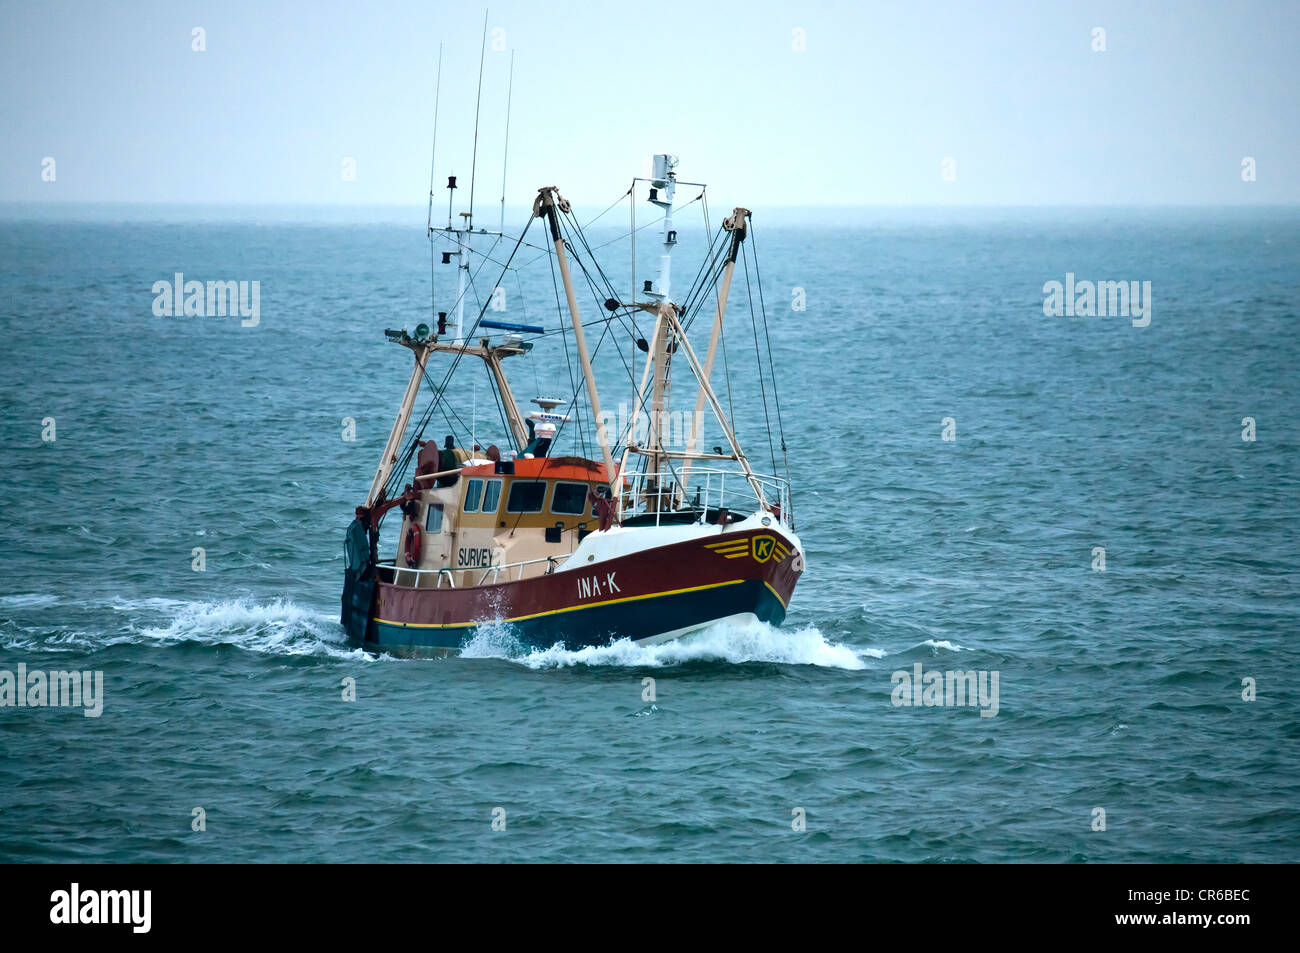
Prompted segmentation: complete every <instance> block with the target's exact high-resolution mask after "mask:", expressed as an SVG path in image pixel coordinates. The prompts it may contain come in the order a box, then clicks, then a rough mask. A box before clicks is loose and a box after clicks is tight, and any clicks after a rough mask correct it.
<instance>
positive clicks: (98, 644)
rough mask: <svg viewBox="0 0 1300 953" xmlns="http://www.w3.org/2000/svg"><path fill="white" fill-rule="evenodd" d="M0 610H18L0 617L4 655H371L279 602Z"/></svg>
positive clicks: (8, 605)
mask: <svg viewBox="0 0 1300 953" xmlns="http://www.w3.org/2000/svg"><path fill="white" fill-rule="evenodd" d="M0 609H12V610H18V611H15V612H12V613H5V614H6V615H12V616H15V617H13V618H8V619H4V618H0V623H2V624H0V648H3V649H6V650H8V651H22V652H95V651H99V650H103V649H110V648H113V647H115V646H119V645H184V644H197V645H206V646H213V647H216V646H233V647H235V648H239V649H243V650H245V651H248V652H254V653H258V654H262V655H279V656H312V655H315V656H322V657H332V658H371V657H372V656H371V655H370V654H369V653H366V652H363V651H362V650H361V649H359V648H355V647H353V646H350V645H348V644H347V640H346V636H345V635H344V633H343V629H342V627H341V626H339V624H338V621H337V619H336V618H335V616H334V614H333V613H324V612H319V611H316V610H314V609H307V608H304V607H302V606H299V605H295V604H294V603H293V602H291V601H289V600H285V599H276V600H273V601H271V602H267V603H258V602H255V601H253V600H251V599H247V598H242V599H227V600H221V601H216V602H186V601H183V600H179V599H161V598H154V599H134V600H128V599H120V598H119V599H112V600H111V601H107V602H95V603H80V604H78V603H61V602H59V601H58V600H57V599H54V598H49V599H38V598H36V597H34V596H25V597H6V600H5V601H3V602H0ZM21 610H28V611H25V612H24V611H21ZM34 610H39V612H37V611H34ZM61 610H62V611H61ZM52 617H56V618H54V620H53V621H51V620H52Z"/></svg>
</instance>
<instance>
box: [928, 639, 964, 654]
mask: <svg viewBox="0 0 1300 953" xmlns="http://www.w3.org/2000/svg"><path fill="white" fill-rule="evenodd" d="M921 644H922V645H926V646H929V647H930V648H932V649H943V650H945V651H947V652H965V651H966V646H964V645H955V644H953V643H952V642H949V641H948V640H947V639H937V640H936V639H926V640H925V641H924V642H922V643H921Z"/></svg>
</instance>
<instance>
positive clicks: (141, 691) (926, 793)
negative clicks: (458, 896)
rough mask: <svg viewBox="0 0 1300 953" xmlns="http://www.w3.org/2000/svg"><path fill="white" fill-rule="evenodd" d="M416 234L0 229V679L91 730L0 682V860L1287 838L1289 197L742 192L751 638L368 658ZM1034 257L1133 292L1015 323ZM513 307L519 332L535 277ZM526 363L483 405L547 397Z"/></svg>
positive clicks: (1021, 853) (1292, 428) (958, 848)
mask: <svg viewBox="0 0 1300 953" xmlns="http://www.w3.org/2000/svg"><path fill="white" fill-rule="evenodd" d="M422 224H423V223H422V222H416V223H413V224H411V225H408V226H404V227H397V226H378V225H375V226H362V227H351V226H346V227H345V226H342V225H317V226H305V225H303V226H292V225H272V224H266V225H259V224H239V223H229V222H227V223H193V224H185V223H180V222H177V223H171V224H149V223H144V222H119V223H113V222H100V223H83V224H71V223H68V224H59V223H49V222H45V223H37V222H8V223H4V224H0V267H2V272H0V289H2V291H3V293H2V294H0V340H2V341H3V347H2V348H0V351H2V352H3V358H2V361H3V364H2V371H0V407H2V409H3V413H0V447H3V455H2V457H0V459H2V461H3V463H2V464H0V467H2V469H0V477H2V481H0V503H2V505H3V518H2V519H0V670H6V669H7V670H11V671H12V670H14V669H16V667H17V665H18V664H19V663H24V664H26V665H27V666H28V668H29V669H62V670H80V669H86V670H98V671H102V672H103V677H104V686H105V689H104V691H105V700H104V710H103V714H102V716H101V717H98V718H86V717H83V716H82V715H81V714H80V713H78V712H77V711H76V710H68V709H32V708H23V709H17V708H3V709H0V792H2V793H0V858H2V859H6V860H21V861H33V860H35V861H59V860H90V861H128V860H137V861H138V860H144V861H214V860H220V861H247V860H282V861H303V860H330V861H354V860H370V861H418V860H622V861H630V860H646V861H666V860H739V861H793V860H834V861H859V860H945V861H948V860H951V861H964V860H979V861H998V860H1030V861H1193V860H1198V861H1260V860H1269V861H1287V860H1295V859H1297V844H1298V843H1300V765H1298V763H1297V745H1298V742H1300V713H1298V712H1297V704H1298V703H1300V692H1298V691H1297V671H1298V667H1297V663H1298V662H1300V658H1298V657H1297V648H1296V645H1297V638H1298V637H1300V629H1298V627H1297V619H1298V618H1300V602H1298V599H1297V593H1298V588H1297V583H1298V582H1300V565H1298V563H1300V557H1298V556H1297V549H1298V547H1297V539H1300V520H1298V518H1297V513H1298V509H1300V508H1298V506H1297V501H1298V500H1300V492H1298V490H1297V477H1298V476H1300V467H1298V466H1297V463H1298V462H1300V442H1298V439H1297V423H1296V422H1297V420H1300V403H1298V401H1297V396H1298V385H1297V380H1298V377H1297V366H1298V360H1297V358H1298V357H1300V343H1298V341H1297V334H1296V321H1297V310H1298V304H1300V289H1298V288H1297V276H1298V275H1300V217H1298V216H1297V215H1296V214H1295V213H1294V212H1279V211H1268V210H1264V211H1252V212H1234V213H1229V212H1195V213H1194V212H1172V211H1166V212H1152V211H1134V212H1124V213H1118V212H1116V213H1110V212H1080V211H1070V210H1062V211H1059V212H1051V211H1047V212H1036V213H1033V214H1030V213H992V214H990V213H978V214H977V213H964V214H958V213H953V214H951V215H949V216H941V215H938V214H934V215H919V214H918V215H907V214H902V213H898V214H889V215H883V214H882V215H881V216H879V217H878V218H877V219H875V220H872V221H870V222H868V223H867V224H864V226H863V227H861V228H840V229H834V230H830V231H817V230H806V231H805V230H799V229H793V228H787V229H780V228H777V229H772V230H765V229H764V228H763V225H762V219H761V217H759V218H758V219H757V226H756V229H755V238H756V240H757V242H758V247H759V250H760V252H761V261H762V265H763V277H764V280H765V287H766V289H767V295H768V297H767V300H768V305H769V309H770V311H771V314H772V316H773V319H774V322H773V347H774V350H775V351H776V354H777V357H778V362H779V363H780V364H781V368H782V372H783V375H782V376H783V381H784V383H785V389H784V390H783V392H782V398H783V410H784V415H785V423H786V431H787V439H788V442H789V445H790V448H791V453H792V457H791V468H792V471H793V475H794V478H795V481H796V503H797V514H798V519H799V531H800V534H801V536H802V538H803V540H804V543H805V545H806V548H807V554H808V565H809V570H808V573H807V574H806V576H805V577H804V579H803V581H802V583H801V584H800V587H799V589H798V591H797V592H796V595H795V599H794V601H793V604H792V606H791V612H790V616H789V618H788V620H787V624H786V626H785V627H784V628H782V629H779V630H774V629H769V628H767V627H765V626H760V627H751V628H740V629H725V628H718V629H715V630H712V631H708V632H705V633H702V634H701V635H699V636H697V637H695V638H693V639H692V640H689V641H688V642H685V643H681V644H673V645H666V646H659V647H654V648H638V647H635V646H632V645H630V644H626V643H623V644H616V645H614V646H612V647H609V648H605V649H595V650H585V651H580V652H571V651H566V650H565V649H564V648H563V647H562V646H556V647H553V648H550V649H547V650H544V651H528V650H524V649H522V648H521V647H520V646H519V645H518V644H517V643H515V642H514V640H513V639H512V637H511V634H510V633H509V631H508V630H505V629H498V630H494V631H489V632H486V633H484V635H482V636H481V637H480V638H478V639H476V640H475V641H474V643H472V644H471V645H469V646H468V647H467V649H466V652H465V654H464V656H463V657H461V658H457V659H446V660H438V661H398V660H392V659H387V658H375V657H370V656H367V655H365V654H364V653H362V652H360V651H358V650H356V649H353V648H351V647H349V646H348V645H346V644H345V643H344V641H343V636H342V632H341V630H340V628H339V626H338V625H337V623H336V621H335V619H336V615H337V605H338V603H337V598H338V589H339V582H340V576H341V569H342V563H341V541H342V534H343V530H344V527H345V526H346V524H347V521H348V519H349V518H350V514H351V509H352V507H353V506H355V505H356V504H357V503H358V502H360V500H361V497H362V496H363V495H364V492H365V489H366V487H367V486H368V483H369V479H370V476H371V475H372V473H373V469H374V465H375V462H376V460H377V458H378V456H379V452H380V448H381V447H382V444H383V440H384V437H385V435H386V431H387V427H388V425H389V422H390V419H391V414H392V411H393V408H394V407H395V404H396V401H397V399H398V397H399V395H400V392H401V390H402V387H403V386H404V383H405V380H404V378H405V375H406V373H407V367H406V364H405V352H399V351H398V350H397V349H395V348H392V347H391V346H388V345H386V344H384V343H383V341H382V335H381V334H380V332H381V331H382V329H383V328H384V327H397V326H402V325H403V324H405V325H406V326H408V327H412V326H414V324H415V323H416V322H418V321H419V320H424V319H426V313H427V312H426V302H427V295H428V290H427V281H428V271H429V266H428V252H427V247H426V246H425V245H424V243H423V239H422V233H421V227H422ZM593 243H594V242H593ZM647 244H648V243H647ZM683 250H684V251H686V254H685V256H684V259H685V260H687V261H690V252H689V243H687V242H684V247H683ZM652 253H653V250H652V249H651V250H649V251H648V252H647V254H652ZM648 260H649V259H648V258H647V261H648ZM682 270H683V271H684V272H685V273H686V275H687V276H689V274H693V272H694V267H693V263H692V266H691V267H690V268H685V267H683V268H682ZM175 271H183V272H185V273H186V276H187V277H192V278H197V279H199V280H225V279H237V280H238V279H244V280H251V279H257V280H260V281H261V289H262V293H261V323H260V324H259V325H258V326H257V327H256V328H241V327H240V326H239V322H238V320H237V319H229V318H207V319H198V318H158V317H155V316H154V315H153V314H152V312H151V304H152V301H153V295H152V292H151V286H152V284H153V282H154V281H156V280H159V279H167V278H169V277H170V276H171V275H172V274H173V273H174V272H175ZM1066 272H1073V273H1075V274H1076V275H1077V276H1078V277H1079V278H1080V279H1083V278H1089V279H1093V280H1099V279H1106V280H1110V279H1113V280H1121V279H1125V280H1129V279H1135V280H1149V281H1151V282H1152V285H1153V300H1154V308H1153V315H1152V321H1151V324H1150V326H1149V327H1146V328H1134V327H1132V326H1131V324H1130V322H1129V320H1128V319H1124V318H1048V317H1045V316H1044V315H1043V310H1042V300H1043V294H1042V291H1041V289H1042V286H1043V283H1044V282H1046V281H1049V280H1062V281H1063V280H1064V277H1065V274H1066ZM646 273H648V271H647V272H645V273H643V275H642V276H644V274H646ZM521 287H522V290H523V291H525V292H527V293H528V294H529V299H530V304H529V310H528V311H527V312H526V313H525V314H523V315H522V316H524V317H528V318H541V319H546V317H547V315H548V314H551V313H553V310H552V311H551V312H548V311H547V310H546V304H547V301H546V299H545V295H546V294H550V293H551V288H550V279H549V275H546V276H545V280H544V281H543V282H541V283H540V284H539V283H534V284H532V285H529V284H527V283H526V284H524V285H522V286H521ZM796 287H798V288H802V289H804V291H805V293H806V296H807V303H808V310H807V311H806V312H794V311H792V310H790V303H791V301H792V295H793V291H792V289H794V288H796ZM584 306H585V307H586V308H587V311H588V313H589V314H590V315H591V316H593V317H594V314H595V309H594V307H593V305H592V304H591V303H590V297H589V296H588V298H587V299H586V301H585V302H584ZM514 307H515V306H514V305H513V304H512V313H514V314H515V315H520V314H521V311H520V310H513V309H514ZM552 308H553V303H552ZM549 324H550V326H553V324H554V321H553V319H551V320H550V322H549ZM737 342H738V343H737ZM733 344H734V346H735V347H736V351H734V352H733V354H732V359H733V362H734V363H733V366H732V375H733V383H734V385H735V387H736V399H737V404H738V407H739V406H750V407H752V398H753V397H754V396H755V395H756V394H757V382H756V381H755V380H754V377H753V375H752V373H747V372H746V371H744V370H739V368H740V367H742V359H743V357H744V354H745V352H744V350H743V346H746V341H745V338H744V337H743V335H741V334H740V333H739V332H737V334H736V336H735V338H734V339H733ZM615 346H617V347H619V348H621V349H622V350H623V351H627V350H628V347H627V341H626V338H625V337H624V338H623V339H621V341H617V342H616V343H615V344H612V345H610V347H615ZM747 346H749V347H750V348H751V353H752V342H748V345H747ZM535 356H536V357H538V358H539V361H538V362H537V363H539V364H540V365H541V369H540V370H539V371H538V372H536V374H534V372H533V371H532V370H526V371H520V372H519V373H520V374H521V375H522V376H521V377H519V378H516V379H517V380H518V381H519V387H518V389H519V391H520V392H521V393H520V396H521V397H527V396H531V395H530V394H528V393H524V392H526V391H529V390H531V388H532V387H534V386H535V387H537V389H538V392H545V391H548V390H551V389H554V387H555V386H558V385H561V384H562V385H563V386H564V387H565V388H567V381H568V374H567V371H563V372H561V370H560V368H562V367H563V366H564V365H563V357H562V352H559V351H555V350H550V351H548V350H546V349H545V345H539V349H538V352H536V355H535ZM611 356H612V355H611V354H610V353H609V352H608V351H606V353H605V360H604V368H603V374H602V376H603V378H604V379H605V381H606V385H605V391H606V393H607V394H611V395H613V396H612V398H607V400H611V399H612V401H613V402H616V401H617V400H618V399H621V398H622V394H623V393H624V392H625V388H624V391H622V392H620V391H619V386H620V377H619V375H620V374H621V373H622V371H621V368H620V365H619V363H618V362H617V361H612V360H610V358H611ZM744 366H745V367H747V366H748V365H744ZM530 378H531V379H530ZM622 380H623V381H625V378H622ZM469 400H470V406H469V407H468V408H466V407H465V406H464V405H462V410H463V411H467V412H468V413H469V414H473V415H475V416H476V423H475V427H476V429H477V431H478V433H479V434H480V435H483V434H487V435H489V436H492V435H493V431H492V428H493V426H494V425H495V424H494V418H493V416H492V415H493V413H494V411H492V409H491V407H490V403H489V398H488V396H487V391H486V388H485V387H483V386H482V385H480V387H479V390H478V391H477V397H476V398H469ZM47 417H53V418H54V419H55V422H56V428H57V430H56V434H57V439H55V440H54V441H53V442H43V441H42V439H41V432H42V427H43V424H42V421H43V419H44V418H47ZM345 417H352V418H354V419H355V421H356V426H357V439H356V440H355V441H354V442H345V441H344V440H342V439H341V423H342V420H343V418H345ZM945 417H952V418H954V421H955V427H956V440H955V441H951V442H945V441H944V440H942V439H941V430H942V427H943V424H942V421H943V418H945ZM1243 417H1252V418H1254V419H1255V421H1256V427H1257V439H1256V440H1255V441H1254V442H1247V441H1243V440H1242V436H1241V435H1242V429H1243V424H1242V418H1243ZM466 419H467V420H468V419H469V418H468V417H467V418H466ZM760 425H761V419H760V416H759V415H756V414H753V413H748V414H747V415H742V416H741V417H740V431H741V436H742V438H747V442H748V444H749V445H750V448H751V454H752V455H753V456H754V457H756V458H758V459H766V457H767V446H766V440H765V439H764V438H763V437H762V435H761V429H760ZM441 427H442V425H441V424H435V425H434V428H433V432H434V433H435V435H439V436H440V435H441V432H442V430H441ZM493 439H496V437H493ZM194 547H203V549H204V550H205V552H206V569H205V571H203V572H196V571H194V569H193V568H192V559H193V556H192V552H193V549H194ZM1094 547H1104V548H1105V555H1106V569H1105V571H1104V572H1098V571H1094V570H1093V568H1092V565H1093V562H1094V554H1093V550H1094ZM918 662H919V663H921V664H922V666H923V667H924V669H926V670H930V669H932V668H933V669H937V670H956V669H961V670H982V671H989V672H997V673H998V676H999V686H1000V690H999V706H998V713H997V715H996V717H988V718H982V717H979V714H978V711H977V709H976V708H972V707H964V708H944V707H920V708H914V707H896V706H895V705H893V704H892V703H891V689H892V687H893V685H892V682H891V675H892V673H894V672H895V671H898V670H908V671H910V670H911V669H912V666H913V665H914V664H915V663H918ZM345 678H352V679H355V683H356V693H357V700H356V701H354V702H344V701H343V700H342V699H341V691H342V689H341V687H340V683H341V681H342V680H343V679H345ZM646 678H653V679H654V680H655V682H654V688H655V697H654V700H653V701H652V702H647V701H645V700H643V692H644V691H645V684H644V679H646ZM1247 678H1249V679H1254V680H1255V683H1256V685H1257V691H1258V697H1257V700H1255V701H1252V702H1248V701H1244V700H1243V699H1242V691H1243V688H1242V680H1243V679H1247ZM196 807H201V808H203V809H204V810H205V811H206V821H207V829H206V831H203V832H195V831H192V830H191V820H192V812H193V810H194V809H195V808H196ZM1098 807H1100V808H1104V810H1105V812H1106V830H1105V831H1094V830H1093V829H1092V826H1093V816H1094V813H1093V812H1094V809H1095V808H1098ZM497 808H502V809H504V811H505V818H506V829H505V830H504V831H494V830H492V826H491V824H492V820H493V814H494V810H495V809H497ZM800 808H801V809H803V811H804V812H805V813H806V819H807V830H806V831H802V832H796V831H794V830H793V829H792V818H793V817H794V813H793V812H795V811H796V809H800Z"/></svg>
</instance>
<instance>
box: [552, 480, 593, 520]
mask: <svg viewBox="0 0 1300 953" xmlns="http://www.w3.org/2000/svg"><path fill="white" fill-rule="evenodd" d="M586 508H587V484H585V483H557V484H555V495H554V496H552V497H551V512H552V513H565V514H569V515H572V516H581V515H582V513H583V511H584V510H586Z"/></svg>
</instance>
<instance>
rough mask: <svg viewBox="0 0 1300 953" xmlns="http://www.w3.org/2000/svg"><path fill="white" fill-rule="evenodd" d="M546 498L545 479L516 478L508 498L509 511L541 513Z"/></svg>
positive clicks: (511, 485) (507, 510)
mask: <svg viewBox="0 0 1300 953" xmlns="http://www.w3.org/2000/svg"><path fill="white" fill-rule="evenodd" d="M545 499H546V482H545V481H544V480H536V481H524V480H515V481H514V482H513V483H511V484H510V498H509V499H508V500H506V512H507V513H540V512H541V511H542V501H543V500H545Z"/></svg>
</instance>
